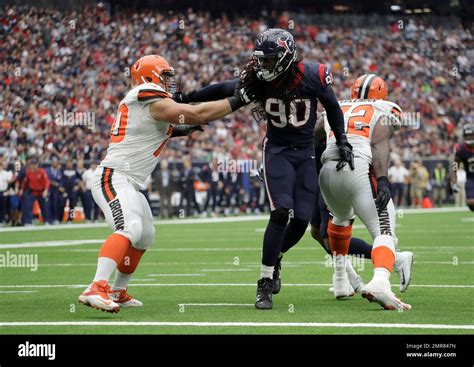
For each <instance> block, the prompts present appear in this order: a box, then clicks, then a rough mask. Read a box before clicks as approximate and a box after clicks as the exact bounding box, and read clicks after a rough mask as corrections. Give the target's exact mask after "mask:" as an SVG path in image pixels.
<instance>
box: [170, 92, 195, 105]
mask: <svg viewBox="0 0 474 367" xmlns="http://www.w3.org/2000/svg"><path fill="white" fill-rule="evenodd" d="M193 93H194V91H193V92H190V93H182V92H176V93H175V94H173V100H174V101H175V102H178V103H190V102H191V95H192V94H193Z"/></svg>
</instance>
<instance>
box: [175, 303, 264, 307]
mask: <svg viewBox="0 0 474 367" xmlns="http://www.w3.org/2000/svg"><path fill="white" fill-rule="evenodd" d="M178 306H186V307H187V306H199V307H208V306H209V307H221V306H222V307H225V306H242V307H255V305H254V304H253V303H180V304H178Z"/></svg>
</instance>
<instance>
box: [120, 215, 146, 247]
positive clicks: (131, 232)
mask: <svg viewBox="0 0 474 367" xmlns="http://www.w3.org/2000/svg"><path fill="white" fill-rule="evenodd" d="M123 232H124V233H125V235H126V236H127V237H128V238H129V239H130V242H131V243H132V246H133V247H135V245H136V244H137V243H138V242H139V241H140V239H141V238H142V236H143V225H142V224H141V223H140V222H138V221H136V222H131V223H129V224H128V225H127V226H125V230H124V231H123Z"/></svg>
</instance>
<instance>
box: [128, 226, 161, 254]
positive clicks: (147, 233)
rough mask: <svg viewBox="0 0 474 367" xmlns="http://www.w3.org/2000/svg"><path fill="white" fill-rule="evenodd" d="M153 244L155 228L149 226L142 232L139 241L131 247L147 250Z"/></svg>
mask: <svg viewBox="0 0 474 367" xmlns="http://www.w3.org/2000/svg"><path fill="white" fill-rule="evenodd" d="M153 243H155V227H153V226H150V227H149V228H146V229H144V230H143V235H142V238H141V239H140V241H138V242H137V243H136V244H134V245H132V246H133V247H135V248H136V249H138V250H144V251H145V250H148V249H149V248H150V247H151V246H152V245H153Z"/></svg>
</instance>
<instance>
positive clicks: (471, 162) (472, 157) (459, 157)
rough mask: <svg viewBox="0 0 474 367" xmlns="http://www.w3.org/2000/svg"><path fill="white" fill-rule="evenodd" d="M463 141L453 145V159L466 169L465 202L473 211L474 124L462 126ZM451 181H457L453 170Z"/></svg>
mask: <svg viewBox="0 0 474 367" xmlns="http://www.w3.org/2000/svg"><path fill="white" fill-rule="evenodd" d="M463 138H464V141H462V142H460V143H457V144H456V145H455V147H454V161H455V162H456V163H457V164H458V165H459V164H460V163H461V162H462V164H463V166H464V169H465V170H466V178H467V181H466V203H467V206H468V207H469V209H471V211H473V212H474V124H466V125H464V128H463ZM453 173H454V174H453V183H454V184H455V183H456V181H457V178H456V172H453Z"/></svg>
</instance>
